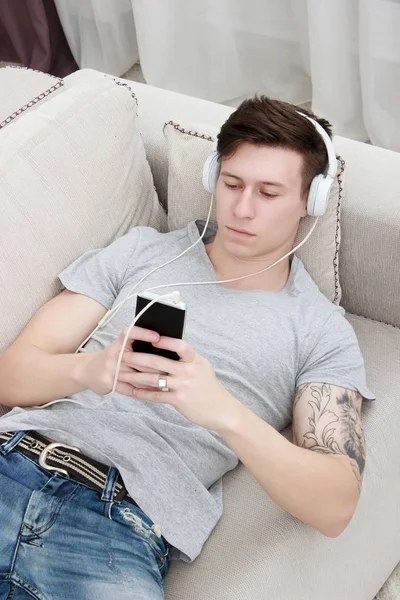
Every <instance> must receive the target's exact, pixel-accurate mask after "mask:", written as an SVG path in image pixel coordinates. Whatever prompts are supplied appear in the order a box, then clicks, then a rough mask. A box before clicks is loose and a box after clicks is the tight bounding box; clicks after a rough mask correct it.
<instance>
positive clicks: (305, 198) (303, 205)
mask: <svg viewBox="0 0 400 600" xmlns="http://www.w3.org/2000/svg"><path fill="white" fill-rule="evenodd" d="M307 202H308V192H306V193H305V194H304V195H303V197H302V199H301V208H302V214H301V217H302V218H303V217H306V216H307V214H308V213H307Z"/></svg>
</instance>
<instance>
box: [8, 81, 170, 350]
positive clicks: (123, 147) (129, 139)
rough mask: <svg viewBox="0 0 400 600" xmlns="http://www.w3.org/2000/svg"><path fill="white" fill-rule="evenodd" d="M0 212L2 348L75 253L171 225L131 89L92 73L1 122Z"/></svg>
mask: <svg viewBox="0 0 400 600" xmlns="http://www.w3.org/2000/svg"><path fill="white" fill-rule="evenodd" d="M70 77H72V76H70ZM0 210H1V220H0V239H1V245H2V251H1V256H0V288H1V290H2V294H1V296H0V331H1V337H0V351H2V350H5V349H6V348H7V347H8V345H9V344H10V343H11V342H12V341H13V340H14V339H15V337H16V336H17V335H18V334H19V332H20V331H21V330H22V328H23V327H24V326H25V324H26V323H27V322H28V320H29V319H30V318H31V316H32V315H33V313H34V312H35V311H36V310H37V309H38V308H39V307H40V306H42V305H43V304H44V303H45V302H46V301H48V300H49V299H50V298H51V297H53V296H54V295H56V294H57V293H59V292H60V290H61V284H60V282H59V280H58V279H57V274H58V273H60V271H62V270H63V269H64V268H65V267H66V266H67V265H69V264H70V263H71V262H72V261H74V260H75V259H76V258H78V257H79V256H80V255H81V254H83V253H84V252H86V251H87V250H90V249H94V248H100V247H105V246H107V245H108V244H110V243H111V242H112V241H114V240H115V239H116V238H118V237H119V236H121V235H123V234H124V233H126V232H127V231H128V230H129V229H130V228H131V227H133V226H135V225H149V226H152V227H155V228H157V229H158V230H160V231H167V221H166V215H165V212H164V210H163V209H162V207H161V206H160V204H159V202H158V199H157V195H156V192H155V190H154V185H153V179H152V175H151V171H150V167H149V165H148V163H147V160H146V156H145V150H144V147H143V143H142V139H141V136H140V134H139V130H138V123H137V114H136V101H135V99H134V98H133V96H132V92H131V90H130V89H128V88H127V87H124V86H120V85H116V83H115V81H114V80H113V79H111V78H107V77H105V76H104V75H102V74H100V73H97V72H92V73H91V74H90V75H89V76H88V75H87V74H86V78H85V79H84V80H83V79H82V78H80V77H77V78H76V80H75V85H72V83H71V84H70V86H69V87H68V89H65V90H63V92H62V93H60V94H57V95H56V96H55V97H54V98H52V99H51V100H49V101H48V102H46V103H44V104H42V105H39V106H38V107H37V108H36V109H35V110H33V111H30V112H29V113H26V114H24V116H23V117H22V118H21V119H18V121H16V122H15V123H14V124H13V125H12V126H11V127H5V128H4V129H2V130H0Z"/></svg>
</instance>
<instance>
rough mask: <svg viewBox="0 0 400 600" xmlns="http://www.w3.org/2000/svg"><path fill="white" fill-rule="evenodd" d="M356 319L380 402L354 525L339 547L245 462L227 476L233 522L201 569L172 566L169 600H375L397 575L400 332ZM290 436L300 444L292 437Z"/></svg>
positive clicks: (368, 431)
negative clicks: (277, 499) (282, 502)
mask: <svg viewBox="0 0 400 600" xmlns="http://www.w3.org/2000/svg"><path fill="white" fill-rule="evenodd" d="M348 317H349V321H350V323H351V324H352V326H353V327H354V329H355V331H356V334H357V336H358V339H359V342H360V346H361V349H362V352H363V354H364V357H365V362H366V369H367V373H368V385H369V386H370V387H371V389H372V390H373V391H374V392H375V394H376V396H377V400H376V401H375V402H368V403H364V406H363V411H362V415H363V422H364V428H365V435H366V442H367V462H366V468H365V475H364V483H363V488H362V495H361V498H360V501H359V504H358V507H357V509H356V512H355V514H354V516H353V519H352V521H351V523H350V524H349V526H348V527H347V529H346V530H345V531H344V532H343V533H342V535H340V536H339V537H337V538H327V537H325V536H323V535H322V534H321V533H319V532H318V531H316V530H314V529H312V528H311V527H309V526H307V525H305V524H303V523H301V521H299V520H297V519H295V518H294V517H292V516H291V515H289V514H288V513H286V512H285V511H283V510H282V509H281V508H280V507H279V506H278V505H277V504H275V503H274V502H273V501H272V500H271V498H269V497H268V496H267V494H266V493H265V492H264V490H263V489H262V487H261V486H260V485H259V484H258V483H257V481H256V480H255V479H254V478H253V476H252V475H251V474H250V473H249V471H248V470H247V469H246V468H245V467H244V466H243V464H242V463H239V465H238V466H237V467H236V468H235V469H234V470H233V471H230V472H229V473H227V474H226V475H225V476H224V477H223V485H224V513H223V515H222V517H221V519H220V521H219V522H218V525H217V527H216V528H215V530H214V531H213V533H212V534H211V536H210V538H209V539H208V541H207V542H206V544H205V546H204V548H203V550H202V553H201V554H200V556H199V557H198V558H197V559H196V560H195V561H194V563H193V564H191V565H184V564H180V563H176V562H174V563H172V565H171V568H170V571H169V573H168V577H167V579H166V583H165V591H166V600H189V599H190V600H202V599H203V598H212V599H215V600H231V599H232V598H240V600H256V599H257V600H258V599H260V600H261V599H269V598H273V599H275V598H279V599H282V600H289V599H292V598H293V599H296V600H310V599H312V600H314V599H323V600H338V599H339V598H340V600H372V598H373V597H374V596H375V594H376V593H377V591H378V590H379V589H380V587H381V586H382V585H383V583H384V582H385V580H386V579H387V578H388V577H389V575H390V573H391V572H392V570H393V569H394V568H395V566H396V564H397V563H398V561H399V558H400V529H399V527H398V526H397V524H398V523H399V522H400V508H399V507H400V503H399V498H400V478H399V475H398V474H399V472H400V453H399V450H398V432H397V429H398V422H399V420H400V402H399V390H400V355H399V353H398V348H399V347H400V330H398V329H395V328H393V327H390V326H388V325H384V324H382V323H377V322H373V321H370V320H368V319H365V318H362V317H356V316H352V315H349V316H348ZM383 348H384V349H385V352H384V354H383V352H382V349H383ZM283 433H284V434H285V437H287V438H288V439H289V440H291V430H290V428H287V429H285V430H284V432H283ZM277 460H279V458H277Z"/></svg>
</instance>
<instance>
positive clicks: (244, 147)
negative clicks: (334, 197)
mask: <svg viewBox="0 0 400 600" xmlns="http://www.w3.org/2000/svg"><path fill="white" fill-rule="evenodd" d="M302 167H303V158H302V156H301V155H300V154H298V153H297V152H294V151H293V150H288V149H284V148H270V147H268V146H255V145H253V144H249V143H247V142H246V143H243V144H241V145H240V146H239V147H238V148H237V150H236V151H235V153H234V154H233V155H232V156H231V157H229V158H227V159H225V160H222V164H221V173H220V176H219V178H218V183H217V189H216V205H217V222H218V236H219V237H220V240H221V241H223V243H224V246H225V248H226V249H227V250H228V252H230V253H232V254H234V255H235V256H236V257H237V258H239V259H243V260H246V259H249V260H252V259H255V260H257V259H261V260H262V259H263V258H264V257H265V256H266V255H269V254H271V253H274V252H276V251H279V250H281V249H282V250H285V252H287V251H289V250H290V249H291V248H292V247H293V242H294V239H295V237H296V233H297V229H298V225H299V222H300V219H301V217H304V216H306V214H307V208H306V199H307V196H305V195H302V190H301V186H302ZM232 229H233V230H242V231H245V232H248V233H249V234H252V235H245V234H240V233H236V232H235V231H232ZM285 252H283V254H284V253H285Z"/></svg>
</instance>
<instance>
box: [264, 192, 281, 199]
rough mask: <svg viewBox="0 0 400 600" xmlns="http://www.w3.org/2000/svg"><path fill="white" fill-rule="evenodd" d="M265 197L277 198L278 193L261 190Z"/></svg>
mask: <svg viewBox="0 0 400 600" xmlns="http://www.w3.org/2000/svg"><path fill="white" fill-rule="evenodd" d="M261 193H262V195H263V196H265V197H266V198H277V197H278V194H268V193H267V192H261Z"/></svg>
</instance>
